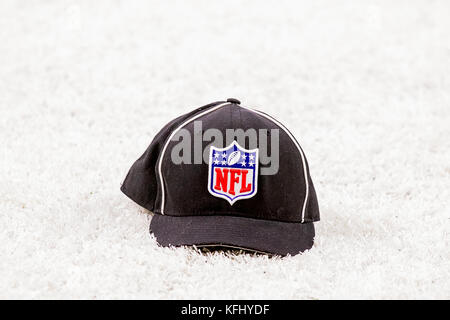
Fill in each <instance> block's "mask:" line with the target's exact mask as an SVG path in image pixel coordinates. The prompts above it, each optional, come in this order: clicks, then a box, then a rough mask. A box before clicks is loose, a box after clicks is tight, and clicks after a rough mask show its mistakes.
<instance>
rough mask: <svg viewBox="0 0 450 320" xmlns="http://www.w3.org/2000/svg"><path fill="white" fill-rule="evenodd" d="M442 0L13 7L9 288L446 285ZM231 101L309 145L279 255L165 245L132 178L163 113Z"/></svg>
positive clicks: (1, 58) (7, 176)
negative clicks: (305, 186) (290, 243)
mask: <svg viewBox="0 0 450 320" xmlns="http://www.w3.org/2000/svg"><path fill="white" fill-rule="evenodd" d="M449 14H450V4H449V2H448V1H396V2H394V3H392V1H381V2H378V1H370V2H364V3H363V1H339V2H337V1H331V0H330V1H314V2H306V1H305V2H294V1H280V0H277V1H264V2H262V1H245V2H242V1H226V2H223V1H217V2H213V1H189V2H186V1H178V2H173V1H164V2H163V1H159V2H145V3H144V1H132V2H129V1H123V2H122V1H115V2H110V1H95V2H92V1H90V2H87V1H86V2H84V1H80V2H67V1H66V2H64V1H60V2H47V1H42V2H41V1H26V2H25V1H20V2H19V1H1V2H0V111H1V117H0V130H1V131H0V145H1V154H0V169H1V171H0V178H1V182H0V214H1V215H0V226H1V232H0V243H1V250H0V255H1V256H0V275H1V276H0V297H1V298H89V299H90V298H97V299H99V298H287V299H291V298H307V299H326V298H447V299H448V298H450V263H449V261H450V250H449V245H450V243H449V238H450V206H449V204H450V203H449V202H450V90H449V89H450V76H449V75H450V22H449V21H450V20H449V19H448V17H449ZM227 97H236V98H239V99H241V100H242V101H243V102H244V103H245V104H247V105H249V106H253V107H258V108H260V109H261V110H263V111H265V112H268V113H269V114H271V115H273V116H275V117H276V118H277V119H279V120H281V121H282V122H284V123H285V124H286V126H287V127H288V128H290V129H291V131H292V132H293V133H294V134H295V136H296V137H297V138H298V140H299V141H300V143H301V145H302V147H303V148H304V150H305V152H306V156H307V157H308V160H309V162H310V166H311V173H312V176H313V179H314V183H315V186H316V189H317V193H318V197H319V201H320V207H321V213H322V221H321V222H320V223H318V224H317V229H316V230H317V235H318V236H317V241H316V244H315V246H314V248H313V249H312V250H311V251H309V252H307V253H305V254H303V255H298V256H295V257H289V258H285V259H278V258H276V259H269V258H267V257H265V256H262V257H252V256H250V255H240V256H236V257H227V256H224V255H222V254H215V255H212V256H205V255H201V254H197V253H196V252H194V251H193V250H188V249H176V250H173V249H165V248H159V247H158V246H157V245H156V243H155V241H154V239H153V238H152V237H150V236H149V234H148V225H149V216H148V215H147V214H146V213H145V212H144V211H143V210H141V209H139V208H138V206H137V205H135V204H133V203H132V202H131V201H130V200H129V199H128V198H126V197H125V196H124V195H123V194H121V193H120V191H119V186H120V183H121V181H122V179H123V178H124V175H125V174H126V172H127V170H128V168H129V167H130V165H131V164H132V162H133V161H134V160H136V159H137V157H138V156H140V154H141V153H142V152H143V151H144V150H145V148H146V147H147V145H148V144H149V142H150V141H151V139H152V138H153V136H154V134H155V133H156V132H157V131H158V130H159V129H160V128H161V127H162V126H163V125H164V124H165V123H166V122H168V121H169V120H171V119H172V118H174V117H176V116H178V115H179V114H181V113H184V112H187V111H190V110H191V109H192V108H194V107H196V106H199V105H203V104H205V103H208V102H211V101H215V100H221V99H224V98H227Z"/></svg>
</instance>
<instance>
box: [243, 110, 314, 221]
mask: <svg viewBox="0 0 450 320" xmlns="http://www.w3.org/2000/svg"><path fill="white" fill-rule="evenodd" d="M241 108H244V109H246V110H249V111H250V112H254V113H256V114H259V115H260V116H262V117H264V118H266V119H268V120H269V121H272V122H273V123H275V124H276V125H277V126H278V127H280V128H281V129H283V131H284V132H285V133H286V134H287V135H288V137H289V138H290V139H291V141H292V142H293V143H294V145H295V146H296V147H297V149H298V151H299V153H300V157H301V159H302V164H303V175H304V177H305V185H306V194H305V200H304V201H303V207H302V219H301V222H302V223H303V222H305V212H306V206H307V202H308V197H309V181H308V171H307V166H306V157H305V154H304V153H303V150H302V148H301V147H300V144H299V143H298V142H297V140H296V139H295V137H294V136H293V135H292V133H291V132H290V131H289V130H288V129H287V128H286V127H285V126H284V125H283V124H282V123H281V122H279V121H278V120H276V119H275V118H273V117H271V116H269V115H268V114H266V113H264V112H261V111H258V110H255V109H251V108H249V107H244V106H241Z"/></svg>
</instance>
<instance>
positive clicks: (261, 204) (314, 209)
mask: <svg viewBox="0 0 450 320" xmlns="http://www.w3.org/2000/svg"><path fill="white" fill-rule="evenodd" d="M196 121H201V131H199V128H198V126H197V127H196V124H195V122H196ZM197 124H198V122H197ZM211 128H214V129H216V130H218V132H221V133H222V136H223V137H224V140H225V137H226V136H227V129H234V130H236V129H242V130H243V131H244V132H247V130H249V129H254V130H256V132H257V133H259V132H263V133H264V132H267V139H265V142H266V143H267V150H268V153H270V151H271V150H273V148H277V147H279V159H278V160H279V166H278V171H277V172H276V173H275V174H269V175H264V174H261V172H262V170H263V169H264V168H266V167H268V166H269V165H270V164H264V163H262V162H261V161H259V163H258V166H256V171H255V175H256V178H257V179H254V180H251V179H250V173H251V170H244V171H243V172H245V171H248V174H247V173H246V174H247V176H248V178H246V179H247V181H248V184H245V183H244V182H243V181H239V179H241V180H243V179H242V177H244V174H241V175H239V173H237V176H236V177H235V180H236V182H237V183H236V188H240V189H239V191H242V190H244V192H243V193H242V194H243V195H244V196H242V197H241V199H237V200H231V201H230V200H227V199H226V197H227V196H226V195H225V196H222V197H221V196H217V195H214V192H211V188H214V186H213V185H212V184H211V174H214V172H213V171H212V170H211V168H212V167H211V166H210V165H209V163H205V162H204V161H201V163H197V164H196V163H193V160H194V159H191V161H187V162H189V163H179V164H175V163H174V162H173V161H172V158H171V155H172V152H174V148H177V147H176V146H177V145H178V144H179V143H180V141H179V139H180V136H178V135H179V134H180V131H181V129H183V130H184V131H185V132H189V133H190V137H192V139H195V138H198V137H199V135H200V136H201V135H202V134H203V132H204V131H205V130H207V129H211ZM260 129H262V131H260ZM276 132H278V133H276ZM273 133H276V134H278V136H279V139H278V144H279V145H278V146H276V140H273V139H271V135H272V134H273ZM174 138H178V139H177V140H175V139H174ZM262 138H264V134H263V135H262V136H261V135H260V134H258V135H257V142H256V146H250V139H248V137H247V138H246V137H243V138H240V139H236V140H240V141H236V140H234V141H204V140H205V139H197V140H196V142H193V141H192V140H191V143H190V148H191V150H190V151H191V154H192V155H193V157H192V158H194V157H196V158H197V160H198V159H199V158H200V159H202V158H203V152H205V155H210V156H213V155H214V153H213V152H215V151H214V150H217V149H219V148H226V147H228V146H229V143H232V144H233V146H234V145H236V147H235V149H234V150H236V152H235V154H234V155H232V152H231V151H233V150H231V151H230V152H229V153H227V154H226V156H227V157H231V158H233V157H234V158H233V159H232V160H230V161H228V159H227V161H228V162H227V163H224V164H223V166H222V165H221V163H218V164H217V167H219V169H220V170H222V171H221V172H222V173H221V174H222V175H224V171H223V169H225V170H231V169H233V168H240V166H239V163H238V162H235V161H236V160H237V159H236V154H239V155H242V156H246V155H249V156H251V155H253V156H255V155H256V153H248V152H247V151H251V150H255V149H256V150H259V149H260V146H261V144H262V141H261V140H260V139H262ZM272 140H273V141H272ZM274 141H275V143H274ZM211 145H212V146H213V147H214V148H211ZM239 147H240V148H239ZM255 147H256V148H255ZM178 148H179V147H178ZM205 149H206V150H205ZM210 149H213V150H210ZM244 149H246V150H247V151H245V150H244ZM199 150H200V152H201V153H202V154H201V155H199ZM207 159H208V160H210V159H211V158H207ZM212 159H213V160H214V158H212ZM241 160H245V159H241ZM260 160H261V158H260ZM196 162H198V161H196ZM249 164H250V161H249V160H248V159H247V160H246V161H244V164H243V165H242V166H243V167H244V166H245V167H246V168H247V167H248V166H249ZM227 168H228V169H227ZM219 169H217V170H219ZM249 169H250V168H249ZM220 170H219V171H220ZM236 170H237V169H236ZM219 174H220V172H219ZM227 174H231V171H230V172H228V171H227ZM222 178H223V176H222ZM215 179H217V177H216V178H215ZM228 179H229V178H228ZM252 181H254V182H256V183H255V184H256V185H255V186H253V187H254V188H255V190H254V191H255V192H254V193H251V190H248V188H247V189H245V188H246V187H248V186H250V184H251V182H252ZM214 182H216V180H214ZM239 182H240V184H239ZM214 184H215V183H214ZM228 184H230V180H228ZM121 189H122V191H123V192H124V193H125V194H126V195H128V196H129V197H130V198H131V199H133V200H134V201H135V202H137V203H138V204H140V205H141V206H143V207H145V208H147V209H148V210H151V211H153V212H155V213H157V214H165V215H170V216H208V215H223V216H230V215H231V216H241V217H247V218H255V219H266V220H276V221H284V222H312V221H318V220H319V208H318V203H317V198H316V193H315V190H314V185H313V183H312V180H311V178H310V175H309V167H308V163H307V160H306V157H305V155H304V153H303V150H302V149H301V147H300V146H299V144H298V142H297V141H296V140H295V138H294V137H293V136H292V134H291V133H290V132H289V131H288V130H287V129H286V128H285V127H284V126H283V125H282V124H281V123H280V122H278V121H277V120H275V119H273V118H272V117H270V116H268V115H266V114H265V113H262V112H260V111H256V110H251V109H248V108H245V107H241V106H239V105H238V104H237V103H227V102H215V103H212V104H209V105H206V106H203V107H201V108H198V109H196V110H194V111H192V112H190V113H188V114H185V115H183V116H181V117H178V118H176V119H174V120H173V121H171V122H169V123H168V124H167V125H166V126H165V127H164V128H163V129H162V130H161V131H160V132H159V133H158V134H157V135H156V136H155V138H154V139H153V141H152V143H151V144H150V146H149V147H148V149H147V150H146V151H145V153H144V154H143V155H142V156H141V157H140V158H139V159H138V160H137V161H136V162H135V163H134V164H133V166H132V167H131V169H130V171H129V173H128V175H127V177H126V178H125V181H124V183H123V185H122V188H121ZM213 191H214V190H213ZM227 192H228V190H227ZM246 192H247V193H246ZM228 196H229V195H228Z"/></svg>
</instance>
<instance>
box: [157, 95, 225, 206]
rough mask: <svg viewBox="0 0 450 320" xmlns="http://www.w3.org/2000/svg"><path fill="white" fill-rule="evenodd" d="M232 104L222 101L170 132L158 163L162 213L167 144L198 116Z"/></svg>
mask: <svg viewBox="0 0 450 320" xmlns="http://www.w3.org/2000/svg"><path fill="white" fill-rule="evenodd" d="M228 104H230V103H229V102H225V103H221V104H219V105H217V106H215V107H212V108H210V109H208V110H205V111H203V112H201V113H199V114H197V115H195V116H193V117H192V118H189V119H187V120H186V121H184V122H183V123H182V124H181V125H180V126H178V127H177V128H176V129H175V130H173V131H172V133H171V134H170V136H169V138H168V139H167V140H166V143H165V144H164V148H163V149H162V152H161V154H160V155H159V159H158V161H159V163H158V174H159V181H160V183H161V191H162V192H161V214H164V202H165V193H164V192H165V191H164V179H163V175H162V170H161V166H162V160H163V159H164V153H165V152H166V149H167V146H168V145H169V143H170V141H171V140H172V138H173V137H174V136H175V134H176V133H177V132H178V131H179V130H180V129H181V128H183V127H184V126H185V125H187V124H188V123H189V122H191V121H194V120H195V119H197V118H200V117H201V116H204V115H205V114H208V113H210V112H213V111H215V110H217V109H219V108H221V107H223V106H225V105H228Z"/></svg>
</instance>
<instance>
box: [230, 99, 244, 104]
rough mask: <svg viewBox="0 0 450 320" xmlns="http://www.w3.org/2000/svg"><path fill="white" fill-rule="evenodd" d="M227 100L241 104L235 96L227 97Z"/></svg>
mask: <svg viewBox="0 0 450 320" xmlns="http://www.w3.org/2000/svg"><path fill="white" fill-rule="evenodd" d="M227 102H229V103H234V104H241V102H240V101H239V100H238V99H235V98H228V99H227Z"/></svg>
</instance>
